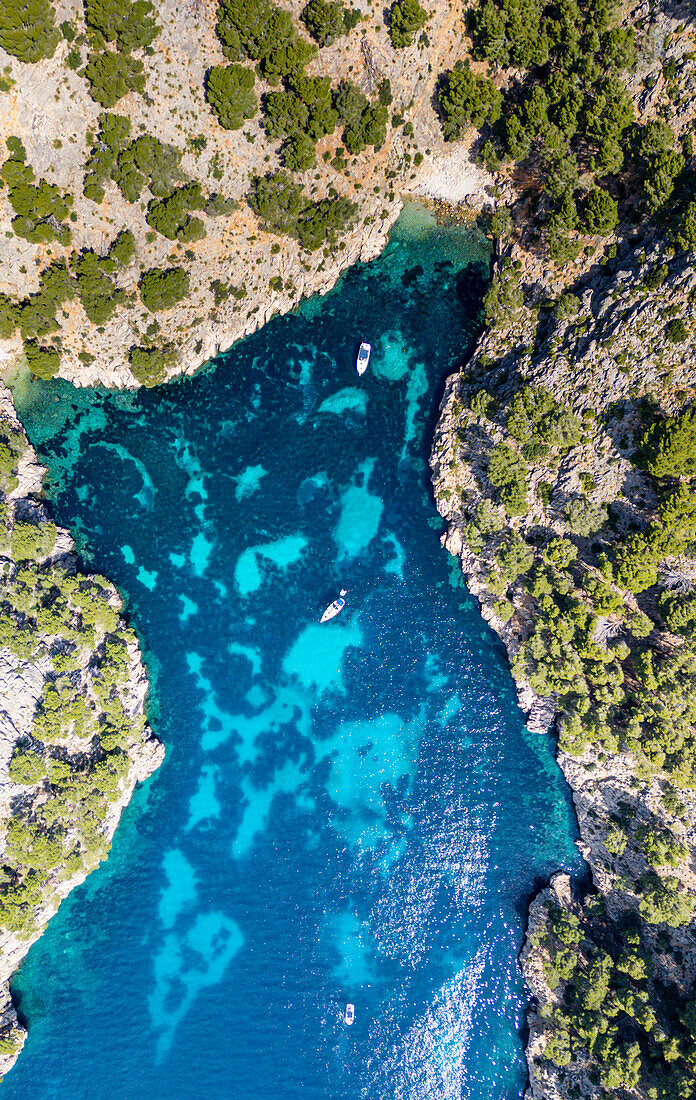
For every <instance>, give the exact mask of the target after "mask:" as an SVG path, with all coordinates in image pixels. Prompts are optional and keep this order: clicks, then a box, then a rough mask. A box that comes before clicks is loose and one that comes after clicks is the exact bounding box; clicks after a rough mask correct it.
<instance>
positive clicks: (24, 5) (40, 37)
mask: <svg viewBox="0 0 696 1100" xmlns="http://www.w3.org/2000/svg"><path fill="white" fill-rule="evenodd" d="M55 15H56V13H55V11H54V9H53V6H52V5H51V4H50V3H49V2H48V0H5V2H4V3H3V4H2V5H0V46H2V48H3V50H6V51H7V53H10V54H12V55H13V56H14V57H16V58H17V59H18V60H19V61H24V62H25V63H27V64H31V63H34V62H37V61H41V59H42V58H44V57H53V54H54V53H55V51H56V46H57V45H58V43H59V42H60V38H61V35H60V31H59V30H58V28H57V27H56V23H55Z"/></svg>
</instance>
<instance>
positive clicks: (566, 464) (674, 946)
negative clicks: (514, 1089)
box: [430, 238, 696, 1100]
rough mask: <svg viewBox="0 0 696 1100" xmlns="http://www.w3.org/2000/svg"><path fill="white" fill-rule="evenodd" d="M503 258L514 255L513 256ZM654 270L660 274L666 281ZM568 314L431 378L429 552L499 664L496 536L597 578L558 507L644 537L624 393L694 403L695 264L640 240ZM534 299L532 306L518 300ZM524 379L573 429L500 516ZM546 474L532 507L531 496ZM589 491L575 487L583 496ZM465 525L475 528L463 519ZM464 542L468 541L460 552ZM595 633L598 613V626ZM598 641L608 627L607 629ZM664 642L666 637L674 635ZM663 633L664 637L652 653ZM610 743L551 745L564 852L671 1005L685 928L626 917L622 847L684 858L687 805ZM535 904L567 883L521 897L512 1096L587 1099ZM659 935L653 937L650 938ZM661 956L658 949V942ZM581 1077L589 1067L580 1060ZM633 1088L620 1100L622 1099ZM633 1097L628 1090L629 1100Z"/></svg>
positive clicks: (646, 484)
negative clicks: (646, 952)
mask: <svg viewBox="0 0 696 1100" xmlns="http://www.w3.org/2000/svg"><path fill="white" fill-rule="evenodd" d="M512 255H513V257H517V256H518V253H517V252H516V251H515V249H514V248H513V252H512ZM663 267H664V269H665V273H666V274H665V279H664V281H663V282H662V283H661V285H660V287H659V292H654V291H652V292H651V290H650V287H649V285H648V286H646V284H645V280H646V276H647V274H648V273H649V272H651V271H654V270H655V269H658V268H659V269H662V268H663ZM667 271H668V274H667ZM525 275H526V279H527V280H529V281H525V285H526V287H527V288H528V289H529V288H530V286H531V289H529V294H530V297H531V299H532V300H533V301H541V300H542V299H543V298H544V297H546V298H547V299H553V298H555V299H556V301H558V299H559V296H560V294H561V293H562V292H564V291H567V290H568V288H567V287H564V285H563V283H562V282H561V283H560V284H559V285H550V284H549V282H548V280H547V279H546V280H545V275H544V272H543V270H541V269H540V268H537V269H536V270H531V269H530V270H527V271H526V272H525ZM572 292H573V294H574V295H576V297H577V305H578V308H577V312H576V313H573V314H572V316H570V317H563V316H562V315H561V314H560V311H559V312H557V313H555V314H554V313H550V314H549V318H548V321H547V322H546V324H545V328H544V329H542V330H541V333H540V328H541V326H540V321H539V316H540V315H539V312H538V311H537V310H536V309H534V308H526V309H521V310H520V311H519V314H518V315H517V316H514V317H510V318H509V319H507V320H504V321H502V322H501V323H499V324H498V325H497V326H496V327H493V328H491V329H489V330H488V331H487V332H486V333H485V334H484V335H483V336H482V338H481V340H480V341H479V344H478V346H477V347H476V349H475V351H474V353H473V354H472V356H471V358H470V359H469V361H468V362H467V363H466V364H465V365H464V366H463V367H462V368H461V370H460V371H459V372H458V373H457V374H455V375H453V376H452V377H451V378H450V379H449V380H448V382H447V384H446V386H445V390H444V394H443V398H442V402H441V407H440V415H439V420H438V424H437V426H436V429H435V433H434V438H433V445H432V451H431V459H430V464H431V471H432V483H433V489H434V496H435V503H436V506H437V508H438V511H439V512H440V514H441V516H442V517H443V519H444V520H445V522H446V530H445V533H444V534H443V536H442V543H443V545H444V546H445V547H446V548H447V549H448V551H449V552H450V553H451V554H453V555H454V556H455V557H457V558H458V559H459V561H460V564H461V569H462V573H463V574H464V576H465V578H466V582H467V586H468V588H469V590H470V592H471V593H472V595H473V596H475V597H476V599H477V600H478V601H479V605H480V609H481V614H482V616H483V618H484V619H485V620H486V621H487V622H488V623H489V625H490V626H491V627H492V629H493V630H495V631H496V633H497V634H498V635H499V636H500V638H501V640H502V641H503V643H504V644H505V646H506V649H507V653H508V656H509V659H510V661H511V663H513V662H514V661H515V657H516V655H517V654H518V652H519V649H520V646H521V644H522V643H523V642H525V641H526V639H528V638H529V636H530V634H531V633H532V631H533V629H534V626H535V617H536V605H535V603H534V601H533V600H532V599H531V597H530V595H529V593H528V592H527V591H526V590H525V586H524V584H520V583H516V582H512V583H511V584H510V585H509V586H508V585H503V586H502V587H503V588H504V589H505V594H504V596H502V597H501V585H500V583H499V577H496V569H497V566H496V556H495V555H496V552H497V550H498V548H499V547H500V544H501V541H502V540H503V538H504V536H505V534H506V533H507V532H513V533H515V534H519V535H521V536H522V538H523V539H525V540H526V541H527V545H528V546H531V547H532V550H533V552H535V553H536V546H537V545H538V544H539V543H538V542H537V541H535V535H534V532H537V533H539V532H540V533H541V535H540V538H541V540H542V541H544V542H546V541H547V540H548V539H549V538H551V537H553V536H560V537H564V538H568V539H570V540H571V541H573V543H574V544H575V546H576V547H579V558H578V561H579V562H580V564H581V567H582V568H583V569H586V568H589V569H594V570H595V571H597V570H598V565H599V555H598V552H597V551H598V549H599V548H598V547H593V539H592V538H591V537H584V536H578V535H577V533H575V532H574V531H573V530H572V528H571V526H570V524H569V521H568V516H567V513H566V508H567V505H568V502H569V501H570V500H571V499H572V498H573V497H577V496H580V495H585V494H586V493H587V495H588V497H589V498H591V500H592V502H594V503H596V504H597V505H604V506H606V505H607V504H611V505H612V513H611V528H612V537H613V538H617V539H618V538H620V539H625V538H627V537H629V536H630V534H631V533H632V532H634V531H642V530H645V528H646V527H647V525H648V523H649V521H650V520H651V519H652V517H653V516H654V515H655V512H656V506H657V499H656V494H655V489H654V484H653V483H651V481H650V479H649V478H647V477H646V476H645V475H644V474H643V473H642V472H641V471H640V470H639V469H638V468H636V467H635V466H634V465H633V464H632V462H631V457H632V455H633V452H634V450H635V445H636V444H635V440H636V438H639V435H640V433H641V432H642V430H643V425H642V423H641V420H640V407H639V402H638V401H637V397H638V396H639V395H640V396H643V397H645V398H646V399H648V400H652V401H653V402H654V403H655V404H656V405H657V406H659V407H660V409H661V410H662V411H663V413H665V414H668V415H670V414H674V412H675V411H676V410H677V409H679V408H680V407H681V406H683V405H684V404H685V403H687V402H688V401H689V400H693V399H694V396H695V395H696V325H695V324H694V321H695V320H696V309H695V300H696V271H695V270H694V267H693V263H692V262H691V258H690V257H689V256H687V255H685V254H681V255H679V254H677V255H676V256H673V255H672V254H671V253H670V252H668V250H667V248H666V247H665V245H664V243H663V242H661V241H660V240H659V239H656V238H653V239H652V240H648V241H647V243H646V244H645V246H644V247H643V248H641V249H640V250H637V251H631V250H629V249H627V250H626V252H625V254H624V256H622V257H620V258H617V259H616V261H615V262H614V263H612V264H610V265H607V266H606V267H605V270H603V271H597V270H596V269H595V270H589V271H587V272H586V273H585V274H584V275H583V277H582V280H581V282H580V287H579V288H577V287H573V288H572ZM535 293H536V295H537V297H536V299H535V297H534V295H535ZM674 316H680V317H683V318H684V319H685V322H686V326H687V332H688V334H687V337H686V339H685V340H684V341H683V342H680V343H678V344H673V343H670V341H669V340H667V339H665V335H664V329H665V318H666V317H674ZM524 384H530V385H532V386H541V387H544V388H545V389H546V390H548V391H550V393H551V395H552V396H553V398H555V399H556V401H558V402H559V403H561V404H563V405H565V406H566V407H568V408H569V409H570V410H571V411H572V413H574V414H575V416H576V417H577V418H578V421H579V423H580V424H581V426H582V431H581V433H580V442H579V443H577V444H575V445H573V446H572V447H571V448H570V449H569V451H568V452H567V453H566V454H565V455H564V456H561V457H560V459H559V461H558V464H557V466H555V467H553V466H552V465H548V464H547V467H546V468H545V470H543V469H540V468H541V467H543V463H544V460H543V459H540V460H539V462H538V463H537V464H536V465H535V464H534V463H533V462H531V463H530V467H529V478H528V481H529V490H530V491H529V493H528V505H529V511H528V512H527V513H526V514H524V515H522V516H513V517H509V516H508V515H507V514H506V512H505V509H504V508H503V506H502V504H499V503H497V501H498V500H499V497H498V496H497V494H496V492H495V490H494V489H493V488H492V486H491V483H490V482H489V480H488V461H489V456H490V453H491V451H492V449H493V447H494V446H495V445H496V444H497V443H500V442H501V441H503V440H506V441H509V438H510V437H509V435H507V433H506V430H505V415H506V410H507V409H508V407H509V402H510V401H511V400H512V397H513V395H514V394H515V393H516V392H517V391H518V390H519V389H520V388H521V386H522V385H524ZM481 391H486V392H487V393H488V394H490V395H493V405H492V411H491V413H490V416H488V415H486V414H485V413H484V412H479V408H481V407H482V406H481V405H480V403H477V402H476V401H475V400H473V399H474V397H475V395H477V394H478V393H479V392H481ZM547 476H548V477H549V478H550V479H552V480H549V482H548V484H549V485H552V489H551V492H550V495H548V498H547V499H544V496H543V495H541V494H540V493H539V492H537V491H536V490H537V487H538V486H539V484H540V482H541V481H542V480H543V479H544V478H545V477H547ZM587 486H589V488H587ZM484 499H486V500H487V501H488V506H489V508H490V509H491V511H492V514H493V516H496V515H497V518H498V522H499V525H500V528H499V533H496V532H492V531H489V532H487V533H486V534H485V535H484V537H483V539H482V540H481V541H482V544H481V545H479V544H478V543H477V541H476V540H477V538H479V539H481V534H480V532H479V533H478V535H477V533H476V530H474V532H473V534H472V530H471V528H472V523H473V517H474V516H475V515H476V514H477V508H478V506H479V505H480V504H481V502H482V501H483V500H484ZM474 527H475V524H474ZM472 547H473V548H472ZM622 599H623V600H624V603H625V605H626V609H627V611H628V612H629V613H630V612H635V611H637V610H638V606H639V605H638V603H637V601H636V597H635V596H634V595H632V594H631V593H629V592H626V593H624V594H623V596H622ZM600 624H601V625H603V626H606V627H607V630H608V631H610V630H611V627H612V621H611V615H607V616H605V618H604V619H601V617H600ZM608 636H609V637H610V636H611V635H610V633H609V634H608ZM674 640H675V639H672V642H674ZM670 644H671V643H670V637H669V635H667V634H665V645H667V646H669V645H670ZM515 676H516V686H517V695H518V702H519V705H520V707H521V708H522V710H523V711H524V713H525V715H526V717H527V725H528V728H529V729H530V730H532V731H533V732H536V733H538V734H539V735H545V734H546V733H547V732H548V731H549V730H550V729H552V727H553V726H554V723H555V721H556V701H555V699H554V698H553V697H549V698H542V697H540V696H539V695H538V694H537V693H536V692H535V691H534V690H533V689H532V688H531V686H530V684H529V683H527V682H525V680H524V679H523V678H521V676H520V673H519V670H515ZM617 740H618V743H619V748H616V749H614V748H610V749H606V748H605V747H604V746H603V745H602V744H601V742H600V743H597V744H590V745H588V746H587V747H586V748H585V749H584V750H583V751H582V752H579V753H578V754H577V755H570V754H569V753H567V752H563V751H561V750H560V749H559V750H557V760H558V763H559V766H560V767H561V769H562V771H563V774H564V776H565V778H566V780H567V781H568V784H569V786H570V788H571V792H572V797H573V804H574V807H575V812H576V815H577V821H578V827H579V831H580V840H579V842H578V848H579V850H580V852H581V854H582V856H583V857H584V859H585V860H586V861H587V863H588V865H589V868H590V870H591V874H592V880H593V883H594V886H595V888H596V889H597V891H598V892H599V893H600V894H601V896H602V898H603V901H604V905H605V908H606V913H607V915H608V917H609V918H610V919H611V920H612V921H613V922H616V924H617V925H618V926H619V927H621V926H622V924H625V922H626V918H627V917H628V918H629V919H634V920H635V919H638V920H639V922H640V924H641V935H642V937H643V940H644V942H646V943H648V944H650V945H651V950H652V952H653V954H652V959H653V962H652V964H651V965H652V971H651V974H650V976H649V983H650V986H651V988H657V986H658V983H663V984H665V985H670V984H671V985H672V986H673V987H675V988H676V989H678V990H679V991H680V993H681V994H683V995H684V996H688V995H691V994H689V991H690V990H693V986H694V980H695V978H696V937H695V935H694V922H693V921H692V922H691V923H690V924H689V925H687V926H686V927H683V928H682V927H679V928H671V927H668V926H666V925H665V924H662V925H657V926H656V925H649V924H647V922H646V921H644V920H642V918H641V916H640V913H641V911H640V909H639V905H640V902H641V899H642V896H643V892H644V887H643V885H642V883H643V882H644V880H645V876H646V874H647V873H648V872H649V867H648V864H647V862H646V857H645V853H644V852H643V851H642V849H641V848H640V845H639V844H638V843H637V841H636V835H637V831H638V830H640V828H642V827H643V826H645V825H647V824H648V823H651V825H654V826H655V827H657V828H662V829H664V830H665V831H666V832H667V833H669V834H673V833H676V835H677V836H678V837H679V839H680V841H681V842H682V843H683V844H684V845H685V846H686V848H687V850H688V851H689V852H690V853H693V852H694V851H695V850H696V796H695V795H694V792H693V791H692V790H689V789H680V790H679V800H680V803H681V806H682V808H681V809H680V810H679V812H678V813H675V812H673V808H672V809H669V808H668V806H667V803H666V801H665V797H664V795H665V789H669V776H668V775H667V774H666V773H662V772H661V771H660V770H659V769H658V768H654V769H652V774H646V769H643V770H641V771H638V772H637V767H636V760H635V759H634V757H633V756H632V755H631V753H629V752H627V751H621V749H620V741H621V738H620V737H619V738H618V739H617ZM617 821H620V822H623V823H624V825H625V828H626V830H628V835H629V842H628V843H627V845H626V848H625V850H624V851H622V852H621V854H620V855H615V854H613V853H612V849H611V845H609V846H608V845H607V843H606V842H607V840H608V838H609V834H610V832H611V831H612V830H613V829H614V828H615V826H616V822H617ZM669 874H670V875H674V876H675V877H676V878H677V879H678V882H679V884H680V886H681V887H682V888H683V890H684V891H685V892H686V893H688V894H691V895H695V894H696V875H694V871H693V856H691V858H688V859H685V860H683V861H681V862H680V863H679V866H678V867H675V868H672V867H670V868H669ZM550 901H553V903H554V904H557V905H559V906H560V907H562V908H569V907H570V908H572V907H573V906H576V907H577V905H578V904H580V903H579V902H577V901H574V900H573V899H572V898H571V895H570V893H569V889H568V882H567V876H556V877H555V878H554V879H553V881H552V885H551V887H550V888H549V890H547V891H542V893H541V894H540V895H539V896H538V898H537V899H535V900H534V901H533V902H532V905H531V907H530V917H529V930H528V936H527V941H526V945H525V948H524V950H523V952H522V956H521V962H522V967H523V971H524V975H525V980H526V982H527V985H528V987H529V989H530V992H531V993H532V996H533V998H534V1000H533V1006H532V1009H531V1011H530V1015H529V1026H530V1038H529V1043H528V1047H527V1061H528V1066H529V1074H530V1087H529V1092H528V1100H566V1098H569V1097H571V1096H575V1097H581V1098H582V1100H594V1098H597V1100H598V1098H599V1096H600V1095H604V1094H602V1092H601V1089H600V1088H599V1086H597V1085H595V1084H594V1083H593V1081H592V1079H591V1077H590V1076H589V1071H590V1069H591V1068H592V1067H591V1066H589V1065H588V1062H587V1060H583V1056H581V1055H577V1056H575V1057H574V1059H573V1061H572V1063H571V1065H570V1066H569V1067H568V1068H567V1070H566V1072H565V1075H563V1074H560V1073H559V1071H558V1070H557V1068H556V1067H555V1066H554V1065H553V1063H552V1062H551V1061H550V1060H548V1059H546V1058H545V1057H544V1049H545V1047H546V1043H547V1041H548V1038H549V1036H550V1034H551V1025H550V1024H549V1023H548V1022H547V1021H546V1020H545V1019H544V1018H543V1016H542V1015H541V1014H540V1013H541V1010H542V1009H543V1008H544V1007H545V1006H548V1005H552V1004H553V1003H554V997H555V996H556V994H555V993H554V991H553V990H551V989H550V988H549V986H548V983H547V982H546V979H545V977H544V973H543V969H542V961H543V960H542V952H541V951H540V950H539V949H538V947H535V946H534V945H533V943H532V938H531V937H532V934H533V932H534V931H535V930H537V931H538V930H539V928H541V927H542V926H543V924H544V920H545V917H544V913H545V911H546V908H547V907H548V904H549V902H550ZM658 929H659V937H658ZM666 943H667V944H668V947H665V944H666ZM594 1071H596V1064H595V1065H594ZM632 1095H633V1093H632ZM635 1095H636V1096H638V1095H640V1096H641V1097H643V1096H644V1093H643V1092H640V1093H638V1092H636V1093H635Z"/></svg>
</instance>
